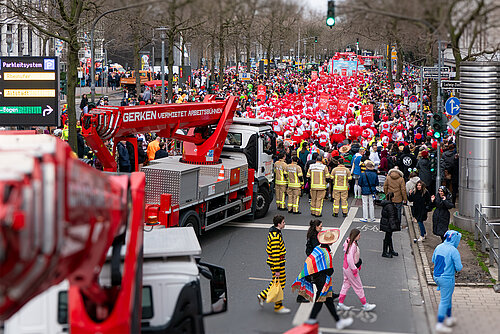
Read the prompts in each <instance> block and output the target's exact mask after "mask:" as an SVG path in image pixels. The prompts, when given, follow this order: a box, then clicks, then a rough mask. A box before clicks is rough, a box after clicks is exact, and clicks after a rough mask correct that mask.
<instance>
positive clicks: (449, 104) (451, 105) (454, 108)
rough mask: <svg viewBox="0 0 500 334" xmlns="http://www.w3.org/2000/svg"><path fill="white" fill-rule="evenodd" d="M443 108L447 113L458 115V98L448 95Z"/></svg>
mask: <svg viewBox="0 0 500 334" xmlns="http://www.w3.org/2000/svg"><path fill="white" fill-rule="evenodd" d="M444 109H445V110H446V113H447V114H448V115H451V116H455V115H458V113H459V112H460V100H459V99H457V98H456V97H450V98H449V99H448V100H446V104H445V105H444Z"/></svg>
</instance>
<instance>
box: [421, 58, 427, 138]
mask: <svg viewBox="0 0 500 334" xmlns="http://www.w3.org/2000/svg"><path fill="white" fill-rule="evenodd" d="M423 115H424V67H423V66H420V117H423ZM426 124H427V115H425V118H424V127H425V125H426ZM425 133H427V130H426V132H425Z"/></svg>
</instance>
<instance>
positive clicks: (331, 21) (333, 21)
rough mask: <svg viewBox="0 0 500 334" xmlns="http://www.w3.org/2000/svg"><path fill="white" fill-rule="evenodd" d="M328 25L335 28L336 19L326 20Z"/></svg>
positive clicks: (329, 18)
mask: <svg viewBox="0 0 500 334" xmlns="http://www.w3.org/2000/svg"><path fill="white" fill-rule="evenodd" d="M326 25H327V26H329V27H333V26H334V25H335V18H334V17H328V18H327V19H326Z"/></svg>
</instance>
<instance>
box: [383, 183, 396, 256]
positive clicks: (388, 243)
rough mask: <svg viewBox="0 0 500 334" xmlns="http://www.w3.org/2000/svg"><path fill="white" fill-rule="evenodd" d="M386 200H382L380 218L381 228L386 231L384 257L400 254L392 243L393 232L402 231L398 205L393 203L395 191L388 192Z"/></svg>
mask: <svg viewBox="0 0 500 334" xmlns="http://www.w3.org/2000/svg"><path fill="white" fill-rule="evenodd" d="M385 198H386V200H385V201H382V203H381V204H382V217H381V218H380V230H381V231H382V232H385V238H384V246H383V251H382V257H387V258H391V259H392V257H393V256H398V255H399V254H398V253H397V252H395V251H394V246H393V244H392V233H393V232H396V231H401V221H400V220H399V218H398V214H397V209H396V206H395V205H394V203H393V199H394V193H392V192H388V193H387V194H386V197H385Z"/></svg>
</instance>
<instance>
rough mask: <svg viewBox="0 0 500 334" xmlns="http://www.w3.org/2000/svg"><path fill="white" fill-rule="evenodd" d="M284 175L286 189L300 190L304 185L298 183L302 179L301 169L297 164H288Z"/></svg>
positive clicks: (301, 182) (300, 182)
mask: <svg viewBox="0 0 500 334" xmlns="http://www.w3.org/2000/svg"><path fill="white" fill-rule="evenodd" d="M286 173H287V177H288V187H289V188H301V187H302V185H303V184H304V182H303V181H300V178H302V168H300V166H299V165H297V164H290V165H288V166H287V167H286Z"/></svg>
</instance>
